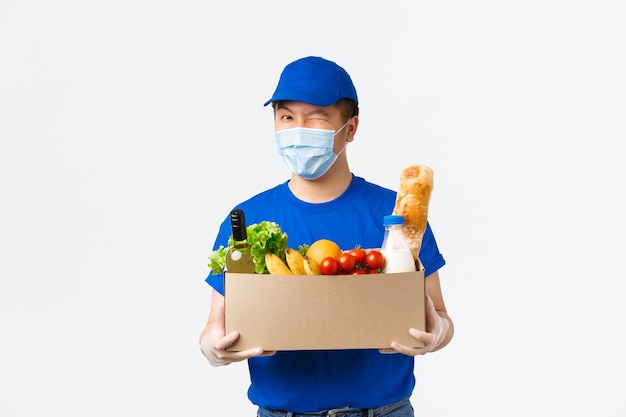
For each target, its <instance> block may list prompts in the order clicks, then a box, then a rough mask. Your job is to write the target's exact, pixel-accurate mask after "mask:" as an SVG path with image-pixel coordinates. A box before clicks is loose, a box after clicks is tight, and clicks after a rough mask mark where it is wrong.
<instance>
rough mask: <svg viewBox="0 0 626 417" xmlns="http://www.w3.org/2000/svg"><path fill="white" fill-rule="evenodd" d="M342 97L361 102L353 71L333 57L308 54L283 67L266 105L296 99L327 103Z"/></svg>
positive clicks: (326, 104)
mask: <svg viewBox="0 0 626 417" xmlns="http://www.w3.org/2000/svg"><path fill="white" fill-rule="evenodd" d="M342 98H349V99H352V100H354V101H355V103H357V104H358V103H359V100H358V99H357V95H356V89H355V88H354V84H352V79H351V78H350V75H348V73H347V72H346V70H344V69H343V68H341V67H340V66H339V65H337V64H335V63H334V62H332V61H329V60H327V59H324V58H321V57H317V56H309V57H306V58H301V59H298V60H296V61H294V62H292V63H291V64H289V65H287V66H286V67H285V69H283V72H282V74H280V79H279V80H278V86H277V87H276V91H274V95H273V96H272V98H271V99H269V100H268V101H266V102H265V104H263V105H264V106H267V105H268V104H270V103H272V102H274V101H282V100H293V101H301V102H303V103H309V104H313V105H314V106H322V107H326V106H330V105H332V104H335V103H336V102H337V101H339V100H340V99H342Z"/></svg>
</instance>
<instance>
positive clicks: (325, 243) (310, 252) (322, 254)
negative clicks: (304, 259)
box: [306, 239, 341, 265]
mask: <svg viewBox="0 0 626 417" xmlns="http://www.w3.org/2000/svg"><path fill="white" fill-rule="evenodd" d="M339 255H341V248H340V247H339V245H338V244H336V243H335V242H333V241H332V240H328V239H319V240H316V241H315V242H313V243H312V244H311V245H310V246H309V249H307V251H306V256H308V257H309V258H312V259H314V260H316V261H317V263H318V264H320V265H321V263H322V261H323V260H324V258H326V257H328V256H330V257H332V258H336V257H337V256H339Z"/></svg>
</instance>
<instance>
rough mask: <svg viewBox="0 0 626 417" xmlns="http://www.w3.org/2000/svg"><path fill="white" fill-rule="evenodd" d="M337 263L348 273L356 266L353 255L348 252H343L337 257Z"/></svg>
mask: <svg viewBox="0 0 626 417" xmlns="http://www.w3.org/2000/svg"><path fill="white" fill-rule="evenodd" d="M337 263H338V264H339V268H341V269H342V270H343V272H345V273H347V274H349V273H350V272H352V271H354V267H356V259H355V257H354V256H352V255H350V253H348V252H344V253H342V254H341V255H339V256H338V257H337Z"/></svg>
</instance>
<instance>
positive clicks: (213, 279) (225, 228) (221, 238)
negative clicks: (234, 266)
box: [205, 217, 231, 295]
mask: <svg viewBox="0 0 626 417" xmlns="http://www.w3.org/2000/svg"><path fill="white" fill-rule="evenodd" d="M230 235H231V228H230V220H229V218H228V217H227V218H226V219H225V220H224V221H223V222H222V224H221V226H220V229H219V232H218V234H217V238H216V239H215V243H214V244H213V250H216V249H218V248H219V247H220V246H224V247H226V246H227V245H228V238H229V237H230ZM205 281H206V283H207V284H209V285H210V286H211V287H213V289H214V290H215V291H217V292H219V293H220V294H222V295H224V273H223V272H222V273H219V274H214V273H213V271H209V275H208V276H207V277H206V279H205Z"/></svg>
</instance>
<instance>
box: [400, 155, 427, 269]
mask: <svg viewBox="0 0 626 417" xmlns="http://www.w3.org/2000/svg"><path fill="white" fill-rule="evenodd" d="M432 191H433V171H432V169H430V168H429V167H427V166H425V165H419V164H412V165H407V166H406V167H404V168H403V169H402V173H401V174H400V187H399V188H398V194H397V196H396V204H395V207H394V209H393V214H396V215H401V216H404V226H403V229H404V235H405V237H406V239H407V241H408V242H409V246H410V247H411V253H412V254H413V258H414V259H415V261H416V262H417V261H419V252H420V247H421V246H422V238H423V237H424V232H425V231H426V222H427V220H428V205H429V204H430V196H431V194H432Z"/></svg>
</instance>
